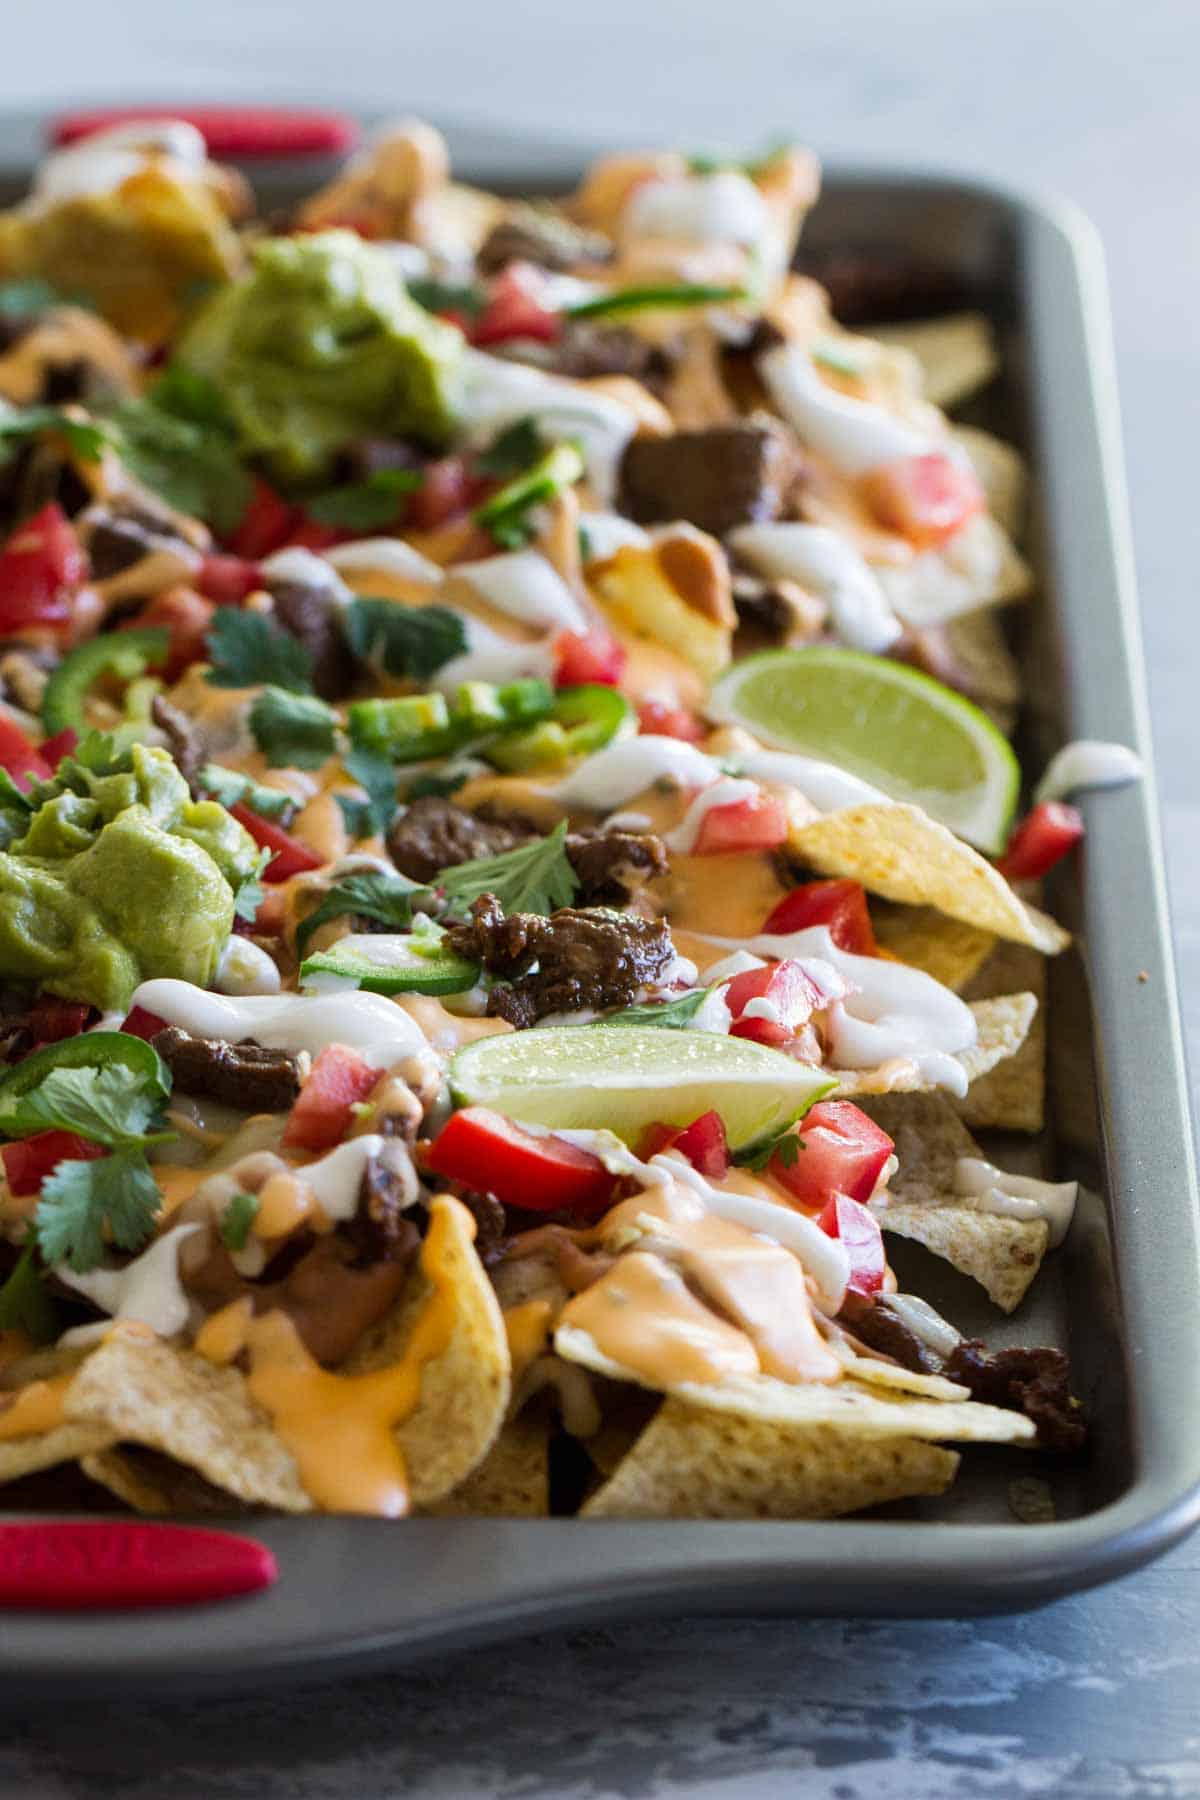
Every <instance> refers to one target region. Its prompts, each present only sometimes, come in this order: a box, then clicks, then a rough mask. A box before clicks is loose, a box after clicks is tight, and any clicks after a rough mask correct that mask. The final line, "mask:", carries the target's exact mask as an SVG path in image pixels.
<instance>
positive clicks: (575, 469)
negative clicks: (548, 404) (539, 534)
mask: <svg viewBox="0 0 1200 1800" xmlns="http://www.w3.org/2000/svg"><path fill="white" fill-rule="evenodd" d="M583 474H584V461H583V457H582V455H581V454H580V452H579V450H578V449H577V448H576V446H575V445H574V444H556V445H555V446H554V448H553V449H552V450H547V451H546V453H545V455H544V456H542V457H540V458H539V460H538V461H537V462H535V463H534V464H533V466H532V468H529V469H526V470H525V472H524V474H521V475H516V476H514V477H513V479H512V480H511V481H509V482H507V483H506V484H505V486H504V487H502V488H501V489H500V490H499V492H498V493H495V494H493V495H492V497H491V499H490V500H485V501H484V503H483V505H482V506H477V507H476V508H475V511H474V512H473V513H472V514H471V517H472V518H473V519H474V520H475V523H476V524H477V525H482V526H484V528H485V529H486V530H488V531H490V532H491V534H492V536H493V537H494V538H495V540H496V542H497V543H498V544H502V545H503V546H504V548H505V549H506V550H516V549H519V548H520V546H521V545H522V544H525V543H528V541H529V539H530V538H531V537H532V536H533V533H534V521H533V517H532V515H533V511H534V509H535V507H538V506H541V505H542V504H543V503H544V502H545V501H547V500H553V499H554V498H555V497H556V496H557V495H559V494H561V493H562V492H563V491H564V490H565V489H566V488H569V487H571V486H572V485H573V484H574V483H575V482H576V481H578V480H579V479H580V478H581V477H582V475H583Z"/></svg>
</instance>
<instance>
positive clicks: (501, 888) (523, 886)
mask: <svg viewBox="0 0 1200 1800" xmlns="http://www.w3.org/2000/svg"><path fill="white" fill-rule="evenodd" d="M566 838H567V826H566V821H565V820H562V821H561V822H560V823H559V824H558V825H556V826H555V827H554V830H553V831H552V832H551V833H550V835H549V836H548V837H544V838H535V839H534V840H533V842H532V843H531V844H519V845H518V846H517V848H516V849H515V850H505V851H502V852H501V854H500V855H499V856H478V857H474V858H472V860H471V861H470V862H464V863H459V864H457V866H456V867H454V868H451V869H443V870H442V872H441V874H440V875H439V876H438V877H437V882H438V885H439V886H440V887H441V888H442V889H443V890H444V891H445V895H446V900H447V902H448V904H449V905H450V907H451V908H452V909H453V910H455V911H457V912H463V913H465V912H466V911H467V909H468V908H469V907H470V905H471V903H472V901H474V900H478V899H479V897H480V895H481V894H495V896H496V898H497V900H498V901H499V902H500V905H501V906H502V907H503V908H504V911H505V912H506V913H516V912H527V913H545V914H549V913H552V912H554V911H555V910H556V909H557V908H558V907H560V906H570V904H571V902H572V900H573V899H574V898H575V896H576V894H577V893H578V892H579V877H578V876H577V875H576V873H575V871H574V869H573V868H572V867H571V863H570V859H569V857H568V856H567V850H566Z"/></svg>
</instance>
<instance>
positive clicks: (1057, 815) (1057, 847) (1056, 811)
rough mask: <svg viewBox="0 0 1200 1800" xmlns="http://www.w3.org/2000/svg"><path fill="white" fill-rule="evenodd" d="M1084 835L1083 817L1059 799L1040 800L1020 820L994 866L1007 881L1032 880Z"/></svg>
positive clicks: (1075, 807)
mask: <svg viewBox="0 0 1200 1800" xmlns="http://www.w3.org/2000/svg"><path fill="white" fill-rule="evenodd" d="M1082 836H1083V814H1082V813H1081V812H1080V811H1079V808H1078V807H1077V806H1067V805H1065V804H1064V803H1063V801H1061V800H1043V801H1042V802H1041V804H1040V805H1038V806H1035V807H1034V809H1033V811H1032V812H1031V813H1028V814H1027V815H1026V817H1025V818H1023V819H1022V820H1021V822H1020V824H1019V825H1018V826H1017V828H1016V830H1015V831H1014V832H1013V834H1012V836H1011V837H1010V838H1009V840H1008V849H1007V850H1006V851H1005V852H1004V855H1003V856H1002V857H1001V858H1000V860H999V862H998V863H997V864H996V867H997V868H998V869H999V871H1000V873H1001V874H1002V875H1003V876H1005V877H1006V879H1007V880H1009V881H1034V880H1036V879H1037V877H1038V876H1039V875H1045V874H1047V873H1048V872H1049V870H1051V869H1052V868H1053V867H1054V865H1055V863H1058V862H1061V861H1062V859H1063V857H1064V856H1065V855H1066V854H1067V851H1068V850H1071V849H1073V848H1074V846H1075V845H1076V844H1077V843H1078V842H1079V840H1080V838H1081V837H1082Z"/></svg>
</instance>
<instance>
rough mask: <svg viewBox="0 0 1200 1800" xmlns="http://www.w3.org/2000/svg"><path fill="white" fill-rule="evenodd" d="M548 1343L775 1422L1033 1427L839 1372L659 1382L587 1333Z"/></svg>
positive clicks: (992, 1409) (953, 1431)
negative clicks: (881, 1388)
mask: <svg viewBox="0 0 1200 1800" xmlns="http://www.w3.org/2000/svg"><path fill="white" fill-rule="evenodd" d="M554 1343H555V1348H556V1349H557V1351H558V1353H559V1355H560V1356H563V1357H565V1358H566V1359H567V1361H568V1362H578V1363H582V1364H583V1366H584V1367H585V1368H588V1369H593V1370H595V1372H596V1373H597V1374H600V1375H610V1376H612V1378H613V1379H614V1380H615V1381H632V1382H634V1383H636V1385H637V1386H639V1387H647V1388H651V1389H655V1390H657V1391H662V1392H667V1393H671V1394H675V1395H677V1396H678V1397H679V1398H680V1399H681V1400H687V1401H690V1402H691V1403H692V1404H693V1405H695V1406H699V1407H711V1408H713V1409H714V1410H716V1411H718V1412H730V1413H736V1414H737V1415H738V1416H739V1417H740V1418H744V1419H758V1420H761V1421H766V1422H770V1423H774V1424H777V1425H806V1426H808V1425H833V1426H836V1427H838V1429H839V1430H840V1431H842V1432H844V1433H845V1434H847V1435H849V1436H855V1437H864V1438H886V1437H916V1438H929V1439H931V1440H932V1441H933V1442H935V1443H936V1442H938V1441H946V1442H951V1441H961V1442H964V1443H966V1442H971V1443H994V1444H1015V1443H1021V1442H1022V1441H1024V1440H1026V1439H1029V1438H1032V1437H1033V1436H1034V1427H1033V1425H1032V1424H1031V1423H1030V1421H1029V1420H1028V1419H1027V1418H1025V1416H1024V1415H1023V1414H1021V1413H1014V1412H1008V1411H1006V1410H1005V1409H1003V1408H1001V1407H998V1406H983V1405H981V1404H980V1403H979V1402H978V1401H975V1400H930V1399H926V1398H923V1397H921V1396H918V1395H912V1394H904V1393H899V1392H896V1393H888V1394H887V1395H886V1396H881V1395H880V1394H878V1393H877V1392H876V1391H875V1390H874V1388H873V1387H872V1386H871V1385H870V1384H868V1383H867V1382H862V1381H858V1380H856V1379H855V1378H854V1377H853V1376H843V1377H842V1378H841V1379H840V1380H838V1381H836V1382H833V1383H832V1384H829V1385H824V1384H821V1383H818V1382H806V1383H803V1384H793V1383H791V1382H787V1381H779V1380H777V1379H776V1378H775V1377H774V1376H771V1375H730V1376H728V1377H727V1378H726V1379H725V1380H724V1381H722V1382H719V1383H712V1384H705V1383H700V1382H694V1381H681V1382H671V1383H669V1384H661V1385H660V1384H658V1383H655V1382H651V1381H648V1380H647V1379H645V1378H644V1377H643V1376H641V1375H639V1374H637V1373H636V1372H635V1371H634V1370H632V1369H628V1368H625V1367H624V1366H623V1365H622V1364H621V1363H617V1362H614V1361H613V1359H612V1358H611V1357H610V1356H606V1355H605V1353H604V1352H603V1351H602V1350H601V1349H600V1347H599V1345H598V1344H597V1343H596V1342H595V1340H594V1339H593V1338H592V1336H591V1334H590V1333H589V1332H586V1331H581V1330H580V1329H579V1327H578V1326H576V1325H566V1324H563V1325H560V1326H559V1327H558V1330H557V1331H556V1333H555V1336H554Z"/></svg>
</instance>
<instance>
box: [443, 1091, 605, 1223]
mask: <svg viewBox="0 0 1200 1800" xmlns="http://www.w3.org/2000/svg"><path fill="white" fill-rule="evenodd" d="M425 1166H426V1167H427V1168H428V1169H430V1170H432V1172H433V1173H434V1174H435V1175H444V1176H446V1177H447V1179H449V1180H451V1181H461V1182H464V1183H465V1184H466V1186H467V1187H470V1188H474V1189H475V1190H476V1191H477V1192H480V1193H491V1194H495V1196H496V1198H497V1199H498V1200H502V1201H503V1202H504V1204H505V1205H506V1206H517V1207H522V1208H523V1209H524V1210H525V1211H527V1212H574V1213H579V1214H581V1215H583V1216H584V1217H587V1218H594V1217H596V1216H597V1215H598V1214H600V1213H602V1212H604V1211H606V1210H607V1208H608V1206H609V1204H610V1202H611V1199H612V1191H613V1185H614V1180H613V1177H612V1176H611V1175H610V1174H609V1172H608V1170H607V1169H606V1168H605V1167H604V1164H603V1163H602V1162H601V1161H600V1158H599V1157H598V1156H593V1155H592V1154H591V1152H590V1151H588V1150H581V1149H580V1148H579V1147H578V1146H577V1145H575V1144H570V1143H568V1142H567V1141H566V1139H565V1138H559V1137H535V1136H534V1134H533V1133H532V1132H530V1131H523V1130H522V1129H521V1127H520V1126H519V1125H514V1124H513V1123H512V1121H511V1119H506V1118H505V1117H504V1116H503V1114H501V1113H496V1112H492V1111H491V1110H490V1109H489V1108H488V1107H486V1106H466V1107H464V1108H463V1110H462V1111H461V1112H456V1113H454V1114H453V1115H452V1117H451V1118H450V1119H448V1120H447V1122H446V1124H445V1125H444V1126H443V1127H442V1129H441V1131H440V1132H439V1133H438V1135H437V1137H436V1138H435V1139H434V1140H433V1142H432V1144H430V1146H429V1149H428V1151H427V1152H426V1155H425Z"/></svg>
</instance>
